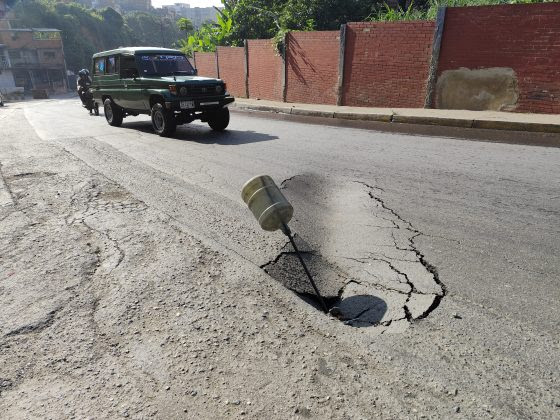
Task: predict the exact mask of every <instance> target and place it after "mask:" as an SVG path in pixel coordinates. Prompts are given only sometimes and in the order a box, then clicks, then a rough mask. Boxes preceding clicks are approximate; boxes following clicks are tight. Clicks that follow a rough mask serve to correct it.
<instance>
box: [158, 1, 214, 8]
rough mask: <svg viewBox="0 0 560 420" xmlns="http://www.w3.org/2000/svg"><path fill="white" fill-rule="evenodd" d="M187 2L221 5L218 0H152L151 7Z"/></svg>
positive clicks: (196, 4) (204, 5)
mask: <svg viewBox="0 0 560 420" xmlns="http://www.w3.org/2000/svg"><path fill="white" fill-rule="evenodd" d="M173 3H188V4H190V5H191V7H210V6H221V5H222V3H221V2H220V0H152V6H153V7H161V6H162V5H164V4H173Z"/></svg>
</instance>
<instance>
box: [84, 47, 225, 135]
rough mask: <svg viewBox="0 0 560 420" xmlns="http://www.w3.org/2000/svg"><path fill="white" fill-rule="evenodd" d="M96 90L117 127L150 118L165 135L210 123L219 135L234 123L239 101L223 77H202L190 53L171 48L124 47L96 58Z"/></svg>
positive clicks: (94, 61) (156, 130)
mask: <svg viewBox="0 0 560 420" xmlns="http://www.w3.org/2000/svg"><path fill="white" fill-rule="evenodd" d="M92 75H93V77H92V86H91V90H92V93H93V98H94V101H95V105H96V106H99V105H103V108H104V110H105V118H106V119H107V122H108V123H109V124H110V125H112V126H115V127H118V126H120V125H121V124H122V121H123V118H125V117H127V116H128V115H133V116H137V115H139V114H148V115H150V116H151V117H152V125H153V127H154V130H155V132H156V133H157V134H159V135H160V136H169V135H171V134H173V133H174V132H175V129H176V128H177V125H178V124H186V123H190V122H192V121H194V120H197V119H198V120H201V121H203V122H207V123H208V125H209V126H210V127H211V128H212V129H213V130H217V131H222V130H225V129H226V127H227V126H228V124H229V110H228V108H227V106H228V105H229V104H230V103H232V102H233V101H234V100H235V99H234V98H233V97H232V96H231V95H230V94H229V93H228V92H227V90H226V84H225V83H224V82H223V81H222V80H219V79H211V78H207V77H199V76H197V72H196V70H195V69H194V68H193V67H192V66H191V63H190V62H189V60H188V59H187V57H185V55H184V54H183V53H182V52H181V51H178V50H171V49H167V48H149V47H135V48H119V49H116V50H111V51H104V52H100V53H97V54H94V56H93V71H92Z"/></svg>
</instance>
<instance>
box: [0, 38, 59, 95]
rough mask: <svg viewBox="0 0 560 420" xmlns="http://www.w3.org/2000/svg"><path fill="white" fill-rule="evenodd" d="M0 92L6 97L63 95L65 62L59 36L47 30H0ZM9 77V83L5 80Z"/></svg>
mask: <svg viewBox="0 0 560 420" xmlns="http://www.w3.org/2000/svg"><path fill="white" fill-rule="evenodd" d="M0 46H1V47H0V57H3V58H0V69H1V71H2V74H0V89H2V91H3V92H5V93H8V94H9V93H10V89H12V90H14V88H18V89H17V90H20V91H21V90H22V89H23V91H25V92H31V91H33V90H46V91H48V92H51V93H53V92H66V90H67V89H68V82H67V77H66V74H67V73H66V62H65V60H64V50H63V46H62V38H61V32H60V31H59V30H58V29H50V28H25V29H11V28H6V29H2V28H0ZM9 76H11V81H10V80H9V79H10V77H9Z"/></svg>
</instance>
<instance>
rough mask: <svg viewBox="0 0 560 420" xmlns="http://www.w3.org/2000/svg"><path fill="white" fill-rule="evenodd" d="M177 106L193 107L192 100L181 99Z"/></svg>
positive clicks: (182, 107)
mask: <svg viewBox="0 0 560 420" xmlns="http://www.w3.org/2000/svg"><path fill="white" fill-rule="evenodd" d="M179 106H180V107H181V109H191V108H194V101H181V102H180V103H179Z"/></svg>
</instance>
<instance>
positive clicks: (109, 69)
mask: <svg viewBox="0 0 560 420" xmlns="http://www.w3.org/2000/svg"><path fill="white" fill-rule="evenodd" d="M117 67H118V60H117V57H115V56H113V57H107V61H106V68H105V74H115V73H118V70H117Z"/></svg>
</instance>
